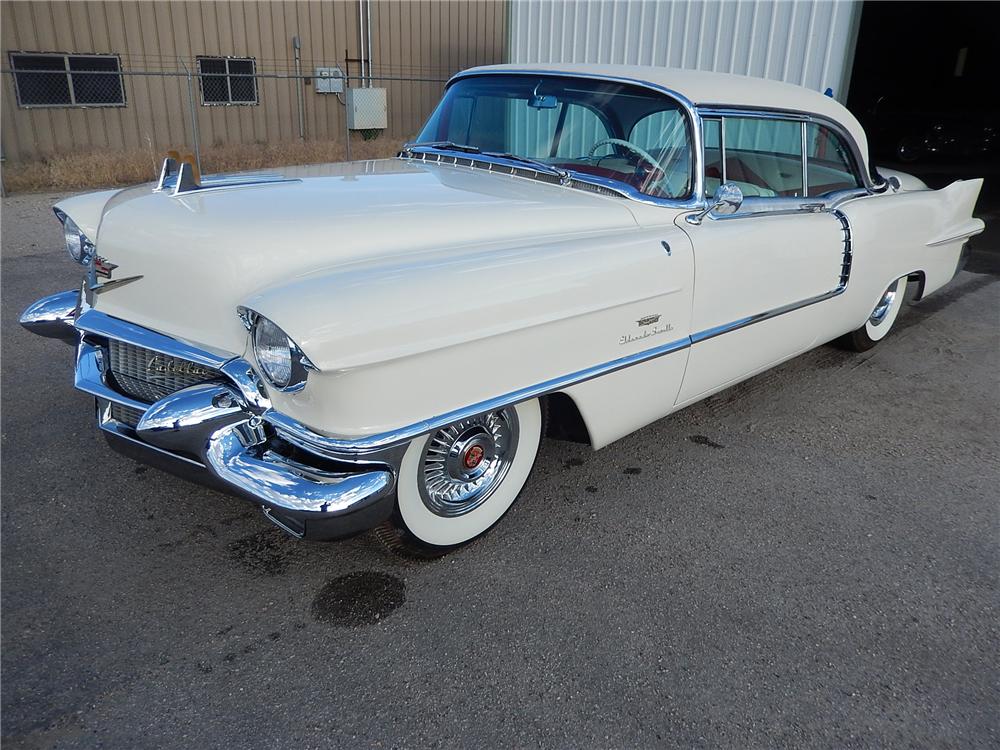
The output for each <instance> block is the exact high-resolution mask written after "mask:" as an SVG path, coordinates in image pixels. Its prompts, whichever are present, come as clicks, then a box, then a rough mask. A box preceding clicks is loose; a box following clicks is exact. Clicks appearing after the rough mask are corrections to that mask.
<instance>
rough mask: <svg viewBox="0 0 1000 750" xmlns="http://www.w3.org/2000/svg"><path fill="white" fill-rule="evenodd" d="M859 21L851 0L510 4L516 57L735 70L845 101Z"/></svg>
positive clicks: (547, 0) (539, 0)
mask: <svg viewBox="0 0 1000 750" xmlns="http://www.w3.org/2000/svg"><path fill="white" fill-rule="evenodd" d="M860 18H861V3H860V2H850V1H849V0H796V1H795V2H789V1H787V0H786V1H781V0H778V1H775V0H725V1H724V2H718V1H714V2H713V1H710V2H696V1H695V0H675V1H674V2H644V1H642V0H530V2H515V3H512V4H511V19H510V58H511V62H516V63H528V62H581V63H583V62H586V63H620V64H627V65H660V66H665V67H673V68H693V69H698V70H711V71H719V72H723V73H738V74H741V75H751V76H758V77H760V78H773V79H775V80H779V81H788V82H789V83H796V84H799V85H800V86H806V87H808V88H811V89H814V90H816V91H826V90H827V89H832V90H833V95H834V96H835V97H836V98H837V99H838V100H839V101H841V102H844V101H846V100H847V86H848V83H849V82H850V79H851V64H852V62H853V59H854V45H855V43H856V41H857V35H858V24H859V22H860Z"/></svg>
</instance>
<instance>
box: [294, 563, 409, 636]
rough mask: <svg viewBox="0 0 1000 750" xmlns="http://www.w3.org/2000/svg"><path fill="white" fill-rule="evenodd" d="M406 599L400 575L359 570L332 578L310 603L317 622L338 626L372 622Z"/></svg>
mask: <svg viewBox="0 0 1000 750" xmlns="http://www.w3.org/2000/svg"><path fill="white" fill-rule="evenodd" d="M405 601H406V584H405V583H403V580H402V579H401V578H397V577H396V576H391V575H388V574H386V573H379V572H377V571H374V570H359V571H354V572H353V573H348V574H347V575H343V576H340V577H339V578H334V579H333V580H332V581H330V582H329V583H328V584H326V585H325V586H324V587H323V588H322V589H320V591H319V593H318V594H317V595H316V598H315V599H314V600H313V603H312V614H313V617H315V618H316V619H317V620H319V621H320V622H326V623H330V624H331V625H339V626H341V627H362V626H365V625H374V624H375V623H377V622H379V621H380V620H382V618H384V617H385V616H386V615H388V614H389V613H390V612H392V611H393V610H394V609H396V608H397V607H399V606H401V605H402V604H403V603H404V602H405Z"/></svg>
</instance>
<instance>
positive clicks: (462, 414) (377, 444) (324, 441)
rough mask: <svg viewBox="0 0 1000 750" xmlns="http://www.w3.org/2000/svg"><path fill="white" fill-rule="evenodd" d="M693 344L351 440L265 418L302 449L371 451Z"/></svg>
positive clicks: (275, 415) (272, 415) (276, 416)
mask: <svg viewBox="0 0 1000 750" xmlns="http://www.w3.org/2000/svg"><path fill="white" fill-rule="evenodd" d="M690 345H691V339H690V338H689V337H687V336H685V337H684V338H682V339H677V340H676V341H671V342H669V343H667V344H663V345H662V346H657V347H654V348H652V349H646V350H645V351H641V352H636V353H635V354H630V355H628V356H626V357H619V358H618V359H613V360H611V361H610V362H605V363H603V364H600V365H595V366H593V367H588V368H586V369H583V370H577V371H576V372H572V373H570V374H568V375H563V376H561V377H558V378H552V379H551V380H546V381H544V382H542V383H537V384H535V385H530V386H527V387H526V388H520V389H518V390H516V391H511V392H510V393H505V394H503V395H502V396H497V397H495V398H491V399H487V400H486V401H480V402H479V403H476V404H472V405H470V406H466V407H464V408H461V409H456V410H454V411H450V412H446V413H445V414H439V415H437V416H434V417H431V418H429V419H425V420H423V421H422V422H417V423H415V424H411V425H407V426H406V427H400V428H399V429H397V430H390V431H388V432H382V433H378V434H376V435H370V436H367V437H359V438H348V439H343V438H333V437H324V436H322V435H317V434H316V433H315V432H313V431H312V430H310V429H309V428H308V427H306V426H305V425H303V424H302V423H301V422H298V421H296V420H294V419H292V418H291V417H289V416H287V415H285V414H281V413H280V412H276V411H269V412H265V413H264V414H263V415H262V416H263V418H264V420H265V421H267V422H269V423H271V424H272V425H274V427H275V428H276V429H277V430H278V431H279V433H280V434H282V435H283V436H288V437H290V438H293V439H294V442H295V443H296V444H297V445H299V446H300V447H302V448H306V449H307V450H311V451H314V452H318V453H321V454H335V455H336V454H345V453H347V454H351V453H370V452H373V451H377V450H381V449H384V448H389V447H391V446H394V445H398V444H400V443H405V442H409V441H410V440H412V439H413V438H415V437H419V436H420V435H423V434H425V433H428V432H431V431H433V430H436V429H439V428H441V427H444V426H445V425H449V424H451V423H452V422H458V421H461V420H463V419H468V418H470V417H474V416H477V415H479V414H483V413H485V412H490V411H496V410H497V409H500V408H502V407H504V406H510V405H512V404H517V403H520V402H522V401H527V400H528V399H532V398H537V397H538V396H544V395H545V394H547V393H553V392H555V391H558V390H561V389H563V388H567V387H569V386H571V385H579V384H580V383H584V382H586V381H588V380H593V379H594V378H597V377H600V376H602V375H608V374H610V373H612V372H616V371H618V370H623V369H625V368H626V367H631V366H632V365H637V364H639V363H640V362H648V361H649V360H651V359H656V358H658V357H662V356H664V355H667V354H672V353H673V352H677V351H680V350H681V349H686V348H687V347H689V346H690Z"/></svg>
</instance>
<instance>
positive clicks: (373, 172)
mask: <svg viewBox="0 0 1000 750" xmlns="http://www.w3.org/2000/svg"><path fill="white" fill-rule="evenodd" d="M282 174H283V175H284V176H285V177H286V178H288V181H285V182H276V183H270V184H256V185H250V186H242V187H228V188H221V189H209V190H203V191H197V192H192V193H189V194H185V195H180V196H176V197H174V196H172V195H170V194H169V191H163V192H154V191H153V190H152V186H151V185H142V186H139V187H135V188H130V189H128V190H124V191H121V192H119V193H118V194H116V195H115V196H113V197H112V198H111V199H110V200H108V201H107V203H106V206H105V208H104V211H103V215H102V216H101V218H100V225H99V227H98V228H97V238H96V244H97V252H98V255H100V256H101V258H103V259H105V262H106V263H107V264H113V265H114V266H115V268H114V269H113V271H112V279H111V280H113V281H119V280H122V279H126V278H130V277H140V278H136V279H135V280H134V281H131V282H129V283H125V284H120V285H114V286H109V288H108V289H107V290H106V291H102V292H99V293H98V294H97V295H96V296H95V299H94V303H93V304H94V307H95V308H97V309H99V310H101V311H103V312H105V313H107V314H109V315H113V316H115V317H119V318H123V319H125V320H129V321H131V322H134V323H137V324H139V325H143V326H146V327H148V328H151V329H153V330H157V331H160V332H162V333H166V334H168V335H171V336H175V337H178V338H181V339H184V340H186V341H189V342H191V343H194V344H198V345H201V346H207V347H209V348H215V349H221V350H224V351H228V352H234V353H239V352H242V351H243V349H244V346H245V342H246V332H245V330H244V329H243V328H242V325H241V323H240V321H239V319H238V317H237V315H236V307H237V305H240V304H242V303H243V302H244V301H245V300H247V299H248V298H249V297H250V296H251V295H253V294H255V293H258V292H260V291H262V290H264V289H268V288H273V287H275V286H280V285H282V284H287V283H289V282H291V281H293V280H295V279H297V278H301V277H303V276H313V275H316V274H317V273H321V272H323V271H324V270H333V269H337V268H342V267H345V266H351V265H354V264H363V265H364V264H367V265H369V266H371V265H375V266H377V265H378V264H379V263H381V262H383V261H384V262H386V263H390V264H394V265H398V264H399V261H400V260H402V259H403V258H402V257H401V256H405V257H406V259H412V260H413V262H419V258H420V257H421V256H422V254H428V255H433V257H434V258H435V261H436V262H440V260H441V255H442V253H444V254H445V255H449V254H450V255H464V254H468V253H472V252H475V253H482V252H483V251H484V249H486V248H490V247H496V248H497V249H498V250H499V249H502V248H505V247H510V246H511V245H517V244H518V243H521V242H524V241H526V240H528V239H530V240H531V241H532V242H537V241H538V240H539V239H540V238H545V237H550V236H551V237H559V238H563V239H565V238H567V237H572V236H574V235H592V234H593V233H596V232H612V233H617V232H620V231H621V230H622V229H625V228H634V227H635V226H636V222H635V219H634V218H633V215H632V213H631V211H630V210H629V209H628V207H627V204H626V202H625V200H623V199H621V198H615V197H608V196H603V195H597V194H591V193H588V192H585V191H582V190H578V189H572V188H565V187H560V186H558V185H550V184H548V183H544V182H541V181H536V180H530V179H524V178H519V177H513V176H510V175H501V174H497V173H490V172H486V171H483V170H473V169H469V168H467V167H456V166H446V165H439V164H423V163H419V164H414V163H410V162H405V161H403V160H400V159H388V160H379V161H368V162H352V163H346V164H332V165H319V166H306V167H295V168H289V169H286V170H283V172H282ZM60 207H63V206H62V205H61V206H60ZM72 208H73V207H72V205H71V204H69V203H67V205H66V206H65V207H64V210H66V211H67V213H69V214H70V215H71V216H72V215H73V210H72ZM81 226H83V224H81ZM329 293H330V294H331V295H336V294H337V290H336V289H330V290H329ZM371 304H372V305H377V304H378V300H377V299H373V300H371ZM275 322H276V323H277V324H278V325H279V326H280V325H281V320H276V321H275Z"/></svg>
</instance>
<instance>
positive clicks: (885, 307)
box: [868, 279, 900, 326]
mask: <svg viewBox="0 0 1000 750" xmlns="http://www.w3.org/2000/svg"><path fill="white" fill-rule="evenodd" d="M899 282H900V280H899V279H896V280H895V281H894V282H893V283H892V286H890V287H889V288H888V289H886V290H885V293H884V294H883V295H882V299H880V300H879V303H878V304H877V305H876V306H875V310H874V311H873V312H872V314H871V316H870V317H869V318H868V322H869V323H871V324H872V325H873V326H877V325H880V324H881V323H882V321H883V320H885V316H886V315H888V314H889V311H890V310H891V309H892V305H893V303H894V302H895V301H896V295H897V294H899Z"/></svg>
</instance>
